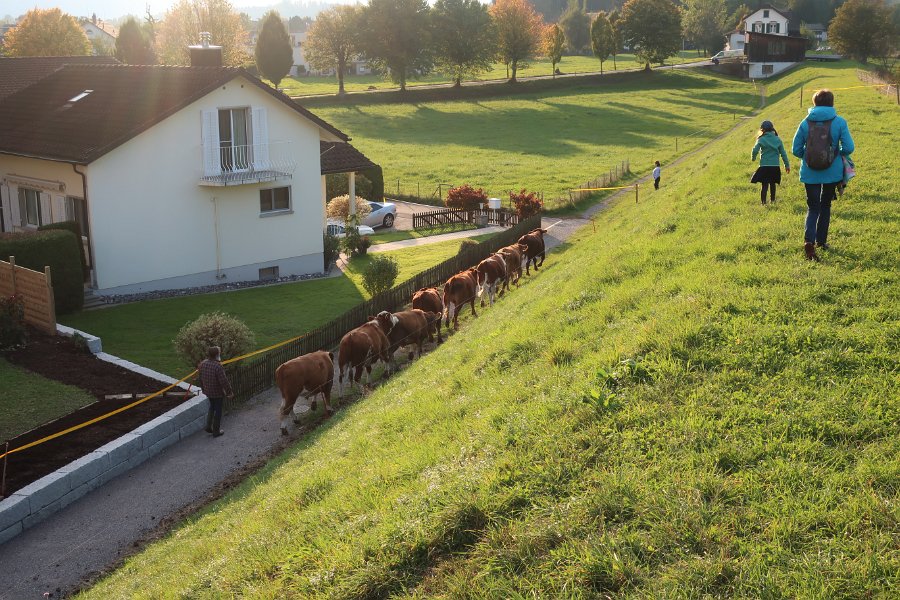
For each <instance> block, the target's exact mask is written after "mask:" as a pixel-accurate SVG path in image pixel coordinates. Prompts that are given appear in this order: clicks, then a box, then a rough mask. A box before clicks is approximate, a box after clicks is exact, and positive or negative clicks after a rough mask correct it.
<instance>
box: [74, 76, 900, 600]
mask: <svg viewBox="0 0 900 600" xmlns="http://www.w3.org/2000/svg"><path fill="white" fill-rule="evenodd" d="M813 77H815V78H816V79H817V83H818V84H821V85H829V86H832V87H842V86H846V85H849V84H850V83H852V82H853V81H854V75H853V72H852V70H851V69H847V68H844V69H832V70H827V69H821V70H820V69H815V68H806V69H802V70H798V71H796V72H794V73H792V74H790V75H789V76H787V78H786V79H782V80H779V81H780V82H782V83H785V82H786V83H787V84H788V85H787V88H789V87H790V86H792V85H794V83H800V82H804V81H806V80H808V79H811V78H813ZM787 88H786V89H787ZM838 110H839V112H840V113H841V114H842V115H844V116H846V117H847V118H848V119H849V121H850V124H851V131H852V132H853V134H854V137H855V139H856V142H857V146H858V148H859V149H858V151H857V153H856V157H857V164H858V165H865V175H864V176H860V177H858V178H857V180H855V181H854V182H853V186H852V188H851V189H850V191H849V196H845V197H844V198H843V199H842V200H841V201H840V202H839V203H838V204H836V206H835V211H834V220H833V224H832V240H831V241H832V250H830V251H828V252H827V253H826V254H825V257H824V260H823V262H822V263H820V264H813V263H809V262H807V261H805V260H803V259H802V256H801V250H800V243H801V240H802V219H803V213H804V211H805V206H804V202H803V192H802V188H801V187H800V186H799V185H798V184H797V183H796V181H795V180H794V181H792V182H787V183H786V185H785V186H784V189H783V190H782V196H781V200H780V201H779V203H777V204H776V205H775V206H773V207H768V208H763V207H761V206H759V205H758V192H757V191H756V190H754V188H753V187H752V186H750V185H749V184H748V183H747V181H748V180H749V177H750V173H751V172H752V169H753V165H752V164H751V163H750V161H749V151H750V148H751V147H752V140H753V135H754V132H755V129H756V127H757V125H758V124H756V123H746V124H744V126H743V127H742V128H739V129H737V130H736V131H735V132H734V133H733V134H731V135H730V136H728V137H726V138H725V139H723V140H720V141H719V142H716V143H714V144H712V145H710V146H709V147H708V148H707V149H706V150H704V151H701V152H699V153H697V154H696V155H695V156H694V157H693V158H692V160H688V161H686V162H685V163H683V164H682V165H680V166H679V167H678V168H677V169H672V170H671V172H670V174H669V176H668V179H667V185H666V187H665V188H663V189H661V190H660V191H659V193H657V194H654V195H653V196H652V199H651V200H649V201H647V202H642V203H640V204H638V205H634V204H628V203H615V204H614V205H613V206H611V207H610V208H609V209H608V210H605V211H603V212H601V213H599V214H598V215H597V216H596V220H597V231H596V232H593V231H592V230H591V229H590V228H588V229H583V230H581V231H579V232H578V233H577V234H576V235H575V236H573V238H572V239H570V240H569V242H568V243H567V244H566V245H565V246H564V247H562V248H561V249H560V250H559V251H558V252H555V253H554V254H553V255H551V256H550V257H549V258H548V261H547V263H546V264H545V267H544V268H543V269H542V270H541V272H540V274H539V275H537V276H534V277H531V278H529V279H527V280H526V282H525V284H524V285H523V286H522V288H521V289H520V290H517V291H515V292H513V293H512V294H510V295H509V296H507V297H505V298H503V300H502V301H501V302H500V303H499V304H498V305H497V306H495V307H494V308H493V309H486V310H484V311H481V312H480V316H479V317H478V318H477V319H469V320H467V322H466V324H465V329H463V330H462V331H461V332H460V333H458V334H456V335H454V336H452V337H451V338H450V340H448V341H447V342H446V343H445V344H444V345H443V346H442V347H441V348H440V349H438V350H437V351H435V352H433V353H431V354H430V355H428V356H426V357H424V358H422V359H421V360H420V361H417V362H416V363H415V364H413V365H412V366H411V367H410V368H409V369H408V370H407V371H405V372H404V373H402V374H401V375H399V376H398V377H396V378H394V379H392V380H391V381H389V382H388V383H387V384H386V385H384V386H383V387H381V388H379V389H378V390H376V391H375V392H374V393H372V394H371V395H370V396H369V397H367V398H366V399H365V400H363V401H361V402H358V403H356V404H354V405H353V406H352V407H349V408H348V409H346V410H343V411H341V412H340V413H339V414H338V415H337V416H335V417H334V418H333V419H332V420H331V421H330V422H328V423H327V425H325V426H323V427H321V428H319V429H317V430H316V431H314V432H312V433H311V434H310V435H308V436H307V437H305V438H303V439H302V440H300V441H299V442H298V443H297V444H296V445H295V446H293V447H292V448H290V449H289V450H288V451H287V452H285V453H284V454H283V455H282V456H280V457H278V458H277V459H275V460H273V461H272V462H271V463H270V464H269V465H268V466H267V467H266V468H264V469H263V470H262V471H260V472H258V473H257V474H256V475H254V476H253V477H251V478H250V479H248V480H247V481H245V482H244V483H243V484H242V485H241V486H240V487H238V488H237V489H236V490H234V492H232V493H231V494H229V495H228V496H226V497H225V498H223V499H222V500H220V501H218V502H216V503H214V504H212V505H210V506H209V507H207V508H206V509H205V510H204V511H202V512H201V513H199V514H197V515H195V516H194V517H192V518H191V519H189V520H188V521H187V522H185V523H183V524H182V525H181V526H180V527H179V528H177V529H176V530H175V531H173V532H172V533H171V534H170V535H169V536H168V537H167V538H166V539H164V540H162V541H161V542H159V543H156V544H153V545H152V546H151V547H149V548H148V549H147V550H145V551H144V552H142V553H141V554H139V555H137V556H135V557H132V558H131V559H129V560H128V561H127V562H126V564H125V565H124V566H123V567H122V568H121V569H119V570H117V571H116V572H114V573H112V574H111V575H110V576H108V577H107V578H106V579H105V580H103V581H101V582H100V583H99V584H98V585H97V586H96V587H95V588H93V589H91V590H89V591H88V592H87V593H86V594H84V597H88V598H92V597H100V598H108V597H130V596H135V595H138V596H143V597H172V596H183V597H200V598H204V597H220V596H249V597H257V598H272V597H297V598H300V597H303V598H308V597H321V598H326V597H327V598H373V597H409V598H424V597H447V598H450V597H464V598H524V597H566V598H595V597H611V596H616V597H623V598H645V597H740V598H762V597H765V598H786V597H791V598H795V597H803V598H831V597H885V598H887V597H890V596H891V594H892V593H893V590H896V589H897V587H898V585H900V577H898V573H900V551H898V549H897V531H898V521H900V514H898V509H897V507H898V505H900V504H898V501H900V486H898V481H900V434H898V429H897V424H898V422H900V405H898V404H897V402H896V397H895V394H892V392H891V390H896V389H898V388H900V371H898V369H897V364H898V359H900V347H898V343H897V342H898V337H897V335H898V333H897V332H898V330H897V323H898V322H900V295H898V290H900V285H898V284H900V281H898V273H897V269H896V265H897V264H898V263H900V248H898V246H897V244H896V243H894V242H895V240H896V239H897V238H898V236H900V220H898V219H896V218H895V217H896V214H897V212H896V204H895V201H896V185H895V183H894V179H893V173H894V165H893V157H894V156H896V155H897V154H898V152H900V148H898V147H897V146H898V142H897V141H896V140H895V139H894V138H892V137H891V136H890V133H891V132H892V131H894V130H895V129H896V128H897V126H898V125H900V112H898V110H897V107H896V106H895V105H892V104H891V103H890V100H889V99H885V98H883V97H879V96H878V95H877V94H875V93H873V92H871V91H866V90H862V91H860V92H853V93H845V94H842V95H841V94H839V95H838ZM804 114H805V110H802V109H799V108H798V107H797V106H796V100H795V99H792V98H790V97H789V96H788V94H785V95H784V96H782V97H781V98H780V99H777V100H773V101H771V102H770V103H769V105H768V107H767V108H766V111H765V117H767V118H771V119H772V120H773V121H774V122H775V123H776V127H779V128H780V130H783V131H787V130H789V129H791V126H792V125H795V124H796V123H797V122H798V121H799V120H800V119H801V118H802V116H803V115H804ZM786 137H787V135H786Z"/></svg>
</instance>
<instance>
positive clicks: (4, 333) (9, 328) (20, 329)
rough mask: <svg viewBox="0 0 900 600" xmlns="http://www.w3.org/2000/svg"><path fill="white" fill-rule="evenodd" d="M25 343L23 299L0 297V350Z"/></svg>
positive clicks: (16, 296)
mask: <svg viewBox="0 0 900 600" xmlns="http://www.w3.org/2000/svg"><path fill="white" fill-rule="evenodd" d="M24 345H25V299H24V298H22V296H20V295H14V296H7V297H6V298H0V350H6V349H7V348H15V347H16V346H24Z"/></svg>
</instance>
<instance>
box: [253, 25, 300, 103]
mask: <svg viewBox="0 0 900 600" xmlns="http://www.w3.org/2000/svg"><path fill="white" fill-rule="evenodd" d="M253 55H254V58H256V68H257V69H258V70H259V74H260V75H262V76H263V77H265V78H266V79H268V80H269V81H271V82H272V85H274V86H275V87H276V88H277V87H278V84H279V83H281V80H282V79H284V78H285V76H287V74H288V73H289V72H290V70H291V66H292V65H293V64H294V51H293V49H292V48H291V36H290V35H288V32H287V29H286V28H285V26H284V23H283V22H282V21H281V16H279V14H278V12H277V11H274V10H270V11H269V12H267V13H266V14H265V15H264V16H263V18H262V24H261V26H260V30H259V38H258V39H257V40H256V48H255V49H254V51H253Z"/></svg>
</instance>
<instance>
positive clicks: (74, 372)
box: [0, 329, 186, 495]
mask: <svg viewBox="0 0 900 600" xmlns="http://www.w3.org/2000/svg"><path fill="white" fill-rule="evenodd" d="M2 356H3V358H5V359H6V360H8V361H9V362H11V363H12V364H14V365H16V366H18V367H20V368H23V369H26V370H28V371H31V372H33V373H37V374H39V375H41V376H43V377H46V378H47V379H53V380H55V381H59V382H61V383H65V384H69V385H73V386H76V387H79V388H82V389H84V390H87V391H88V392H89V393H90V394H92V395H93V396H94V397H95V398H97V402H95V403H93V404H89V405H88V406H85V407H83V408H80V409H78V410H76V411H74V412H72V413H69V414H68V415H65V416H63V417H60V418H59V419H56V420H55V421H51V422H49V423H46V424H44V425H41V426H40V427H37V428H36V429H32V430H31V431H28V432H26V433H23V434H22V435H20V436H18V437H16V438H14V439H12V440H10V441H9V447H10V449H14V448H18V447H20V446H23V445H25V444H28V443H29V442H32V441H34V440H38V439H40V438H43V437H45V436H47V435H50V434H53V433H56V432H58V431H62V430H64V429H67V428H69V427H72V426H74V425H77V424H79V423H83V422H85V421H89V420H90V419H93V418H95V417H98V416H100V415H103V414H106V413H108V412H110V411H112V410H115V409H116V408H119V407H121V406H125V405H127V404H130V403H132V402H134V399H128V400H105V399H104V397H105V396H107V395H112V394H146V393H152V392H156V391H158V390H160V389H163V388H164V387H167V386H166V384H165V383H163V382H161V381H157V380H155V379H151V378H149V377H144V376H143V375H139V374H137V373H134V372H132V371H129V370H128V369H123V368H122V367H119V366H117V365H114V364H112V363H108V362H106V361H104V360H100V359H99V358H97V357H96V356H94V355H92V354H91V353H90V352H88V351H87V350H86V349H84V348H83V347H81V346H79V345H78V344H76V343H75V342H74V341H73V340H72V339H71V338H66V337H62V336H50V335H45V334H42V333H39V332H37V331H35V330H33V329H32V330H29V332H28V345H27V346H26V347H25V348H20V349H18V350H12V351H7V352H4V353H3V354H2ZM173 391H174V390H173ZM185 400H186V398H185V397H171V396H164V397H159V398H153V399H152V400H148V401H146V402H145V403H143V404H139V405H138V406H135V407H134V408H131V409H129V410H126V411H124V412H121V413H119V414H117V415H114V416H112V417H109V418H107V419H104V420H102V421H100V422H98V423H94V424H93V425H88V426H87V427H85V428H83V429H79V430H77V431H73V432H71V433H68V434H66V435H63V436H60V437H58V438H56V439H53V440H50V441H48V442H44V443H43V444H39V445H37V446H34V447H32V448H29V449H27V450H23V451H21V452H15V453H13V454H10V455H9V456H8V457H7V460H8V463H7V465H6V494H7V495H9V494H11V493H12V492H14V491H16V490H18V489H20V488H23V487H25V486H26V485H28V484H29V483H31V482H33V481H36V480H38V479H40V478H41V477H43V476H44V475H47V474H48V473H52V472H53V471H55V470H56V469H58V468H60V467H62V466H64V465H66V464H68V463H70V462H72V461H73V460H76V459H78V458H81V457H82V456H84V455H85V454H88V453H89V452H92V451H94V450H96V449H97V448H99V447H100V446H102V445H104V444H106V443H108V442H111V441H112V440H114V439H116V438H118V437H120V436H122V435H123V434H126V433H128V432H130V431H132V430H133V429H136V428H137V427H140V426H141V425H143V424H144V423H147V422H148V421H151V420H153V419H155V418H156V417H158V416H159V415H161V414H163V413H164V412H166V411H168V410H170V409H172V408H173V407H175V406H178V405H179V404H181V403H182V402H184V401H185ZM3 450H4V448H3V447H0V453H2V452H3ZM0 468H2V461H0Z"/></svg>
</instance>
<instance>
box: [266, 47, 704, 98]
mask: <svg viewBox="0 0 900 600" xmlns="http://www.w3.org/2000/svg"><path fill="white" fill-rule="evenodd" d="M698 60H705V58H703V57H698V56H697V53H696V52H695V51H693V50H689V51H686V52H680V53H679V54H678V55H677V56H673V57H672V58H671V59H670V60H668V61H666V64H679V63H685V62H694V61H698ZM616 65H617V70H620V71H622V70H629V69H640V68H643V65H642V64H639V63H638V62H637V61H636V60H635V58H634V55H633V54H623V55H621V56H619V57H617V59H616ZM556 67H557V68H558V69H559V70H560V72H561V73H594V72H599V71H600V61H599V60H597V59H596V58H594V57H592V56H564V57H563V59H562V62H561V63H558V64H557V65H556ZM603 71H604V72H606V71H610V72H612V71H613V61H612V59H609V60H608V61H606V62H605V63H603ZM552 74H553V69H552V68H551V65H550V61H549V60H547V59H546V58H540V59H536V60H534V61H531V62H529V63H528V64H527V65H526V66H525V67H524V68H520V69H519V72H518V73H517V75H518V76H519V77H534V76H543V75H552ZM504 79H508V75H507V74H506V66H505V65H504V64H502V63H496V64H494V65H493V66H492V67H491V70H490V71H487V72H486V73H482V74H481V75H480V76H479V77H478V78H477V79H476V81H489V80H504ZM435 83H450V78H448V77H447V76H446V75H443V74H441V73H432V74H431V75H426V76H425V77H421V78H419V79H412V80H410V81H408V82H407V85H408V86H410V87H413V86H417V85H431V84H435ZM278 87H279V88H282V89H284V91H285V93H286V94H288V95H289V96H309V95H318V94H337V91H338V83H337V77H320V76H312V75H310V76H305V75H300V76H298V77H289V78H287V79H284V80H282V81H281V83H279V85H278ZM370 87H374V88H376V89H396V88H397V84H396V83H393V82H392V81H391V80H390V79H385V78H384V77H382V76H381V75H348V76H346V77H345V78H344V89H345V90H346V91H348V92H361V91H364V90H368V89H369V88H370Z"/></svg>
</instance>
